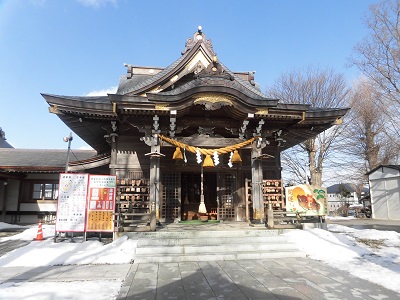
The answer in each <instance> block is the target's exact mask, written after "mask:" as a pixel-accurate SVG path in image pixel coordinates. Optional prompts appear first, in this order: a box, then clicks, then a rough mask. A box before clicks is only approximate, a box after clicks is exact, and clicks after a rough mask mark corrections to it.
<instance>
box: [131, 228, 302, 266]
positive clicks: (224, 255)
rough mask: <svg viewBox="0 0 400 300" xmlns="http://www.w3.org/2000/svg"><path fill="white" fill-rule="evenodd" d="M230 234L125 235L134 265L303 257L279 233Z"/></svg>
mask: <svg viewBox="0 0 400 300" xmlns="http://www.w3.org/2000/svg"><path fill="white" fill-rule="evenodd" d="M284 232H287V230H282V229H280V230H231V231H215V230H212V231H195V230H194V231H181V232H178V231H177V232H166V231H164V232H162V231H161V232H137V233H133V232H132V233H126V235H127V236H128V237H129V238H130V239H136V240H137V248H136V254H135V259H134V262H135V263H149V262H183V261H216V260H241V259H264V258H284V257H305V253H304V252H302V251H301V250H300V249H298V248H297V246H296V245H295V244H293V243H290V242H289V241H288V238H287V237H286V236H284V235H282V233H284Z"/></svg>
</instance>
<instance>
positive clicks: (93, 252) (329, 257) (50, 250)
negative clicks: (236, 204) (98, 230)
mask: <svg viewBox="0 0 400 300" xmlns="http://www.w3.org/2000/svg"><path fill="white" fill-rule="evenodd" d="M14 226H15V225H9V224H5V223H0V230H1V229H4V228H11V227H13V228H15V227H14ZM17 227H21V226H17ZM25 228H26V230H25V231H23V232H22V233H20V234H17V235H14V236H10V237H3V238H0V242H3V241H6V240H13V239H18V240H26V241H32V240H33V239H34V238H35V237H36V235H37V226H30V227H25ZM285 235H287V236H288V238H289V240H290V241H292V242H294V243H296V244H297V245H298V247H299V248H300V249H302V250H303V251H305V252H306V253H307V255H308V256H309V257H310V258H312V259H316V260H319V261H323V262H324V263H326V264H328V265H330V266H332V267H335V268H338V269H341V270H345V271H348V272H350V273H351V274H352V275H354V276H357V277H360V278H362V279H365V280H369V281H371V282H374V283H377V284H379V285H382V286H384V287H386V288H388V289H391V290H394V291H396V292H398V293H400V285H399V284H398V283H399V282H400V234H399V233H397V232H394V231H378V230H375V229H364V230H358V229H352V228H350V227H347V226H342V225H335V224H328V230H323V229H317V228H316V229H310V230H296V231H292V232H289V233H285ZM43 236H44V238H45V240H44V241H33V242H31V243H30V244H29V245H27V246H25V247H22V248H19V249H16V250H14V251H12V252H9V253H7V254H6V255H4V256H2V257H0V267H12V266H32V267H38V266H51V265H71V264H72V265H79V264H121V263H130V262H131V261H132V260H133V259H134V253H135V248H136V243H135V241H132V240H129V239H127V238H126V237H122V238H120V239H118V240H116V241H114V242H112V243H109V244H103V243H101V242H99V241H97V240H96V241H86V242H83V243H82V242H76V243H70V242H61V243H54V242H53V236H54V225H43ZM74 284H75V285H76V282H75V283H68V282H65V283H57V285H56V286H55V285H54V284H53V285H51V284H50V283H48V284H44V283H40V287H36V286H35V283H33V282H30V283H28V282H26V283H15V284H13V283H5V284H2V285H0V294H4V293H7V294H4V295H10V296H11V295H13V297H12V298H7V299H15V300H17V299H35V300H36V299H82V294H81V293H76V295H75V294H73V292H71V293H72V294H71V293H68V295H67V294H63V293H65V291H69V290H71V288H72V287H73V285H74ZM99 284H100V285H103V284H105V283H102V282H99V281H82V282H79V286H80V287H81V288H80V290H85V291H88V294H87V298H84V299H110V295H114V297H116V296H117V294H118V290H119V288H120V286H121V284H122V282H107V283H106V286H107V287H108V289H107V290H104V289H98V286H99ZM96 287H97V288H96ZM32 289H35V290H36V292H38V291H40V290H43V291H45V292H46V294H45V293H44V292H43V294H44V295H52V296H53V298H51V296H48V297H45V296H43V297H41V298H40V297H39V298H38V297H35V298H29V297H30V296H29V295H30V294H29V292H31V291H32ZM38 289H39V290H38ZM107 293H108V294H107ZM54 295H56V296H54ZM36 296H37V295H36Z"/></svg>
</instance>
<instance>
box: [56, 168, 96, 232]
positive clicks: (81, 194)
mask: <svg viewBox="0 0 400 300" xmlns="http://www.w3.org/2000/svg"><path fill="white" fill-rule="evenodd" d="M88 177H89V174H72V173H62V174H60V181H59V185H58V187H59V188H58V189H59V190H58V203H57V217H56V232H84V231H85V216H86V199H87V186H88Z"/></svg>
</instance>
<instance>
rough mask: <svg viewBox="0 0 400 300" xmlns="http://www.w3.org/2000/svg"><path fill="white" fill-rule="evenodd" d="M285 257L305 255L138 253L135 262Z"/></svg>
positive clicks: (301, 255) (285, 252)
mask: <svg viewBox="0 0 400 300" xmlns="http://www.w3.org/2000/svg"><path fill="white" fill-rule="evenodd" d="M285 257H305V254H304V253H303V252H301V251H293V250H281V251H264V252H236V253H199V254H189V255H181V254H169V255H138V256H136V257H135V259H134V262H135V263H157V262H185V261H217V260H247V259H267V258H285Z"/></svg>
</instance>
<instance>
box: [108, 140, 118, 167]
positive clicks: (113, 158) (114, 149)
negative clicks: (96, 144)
mask: <svg viewBox="0 0 400 300" xmlns="http://www.w3.org/2000/svg"><path fill="white" fill-rule="evenodd" d="M110 138H111V158H110V175H116V171H115V167H116V165H117V138H118V134H116V133H111V134H110Z"/></svg>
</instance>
